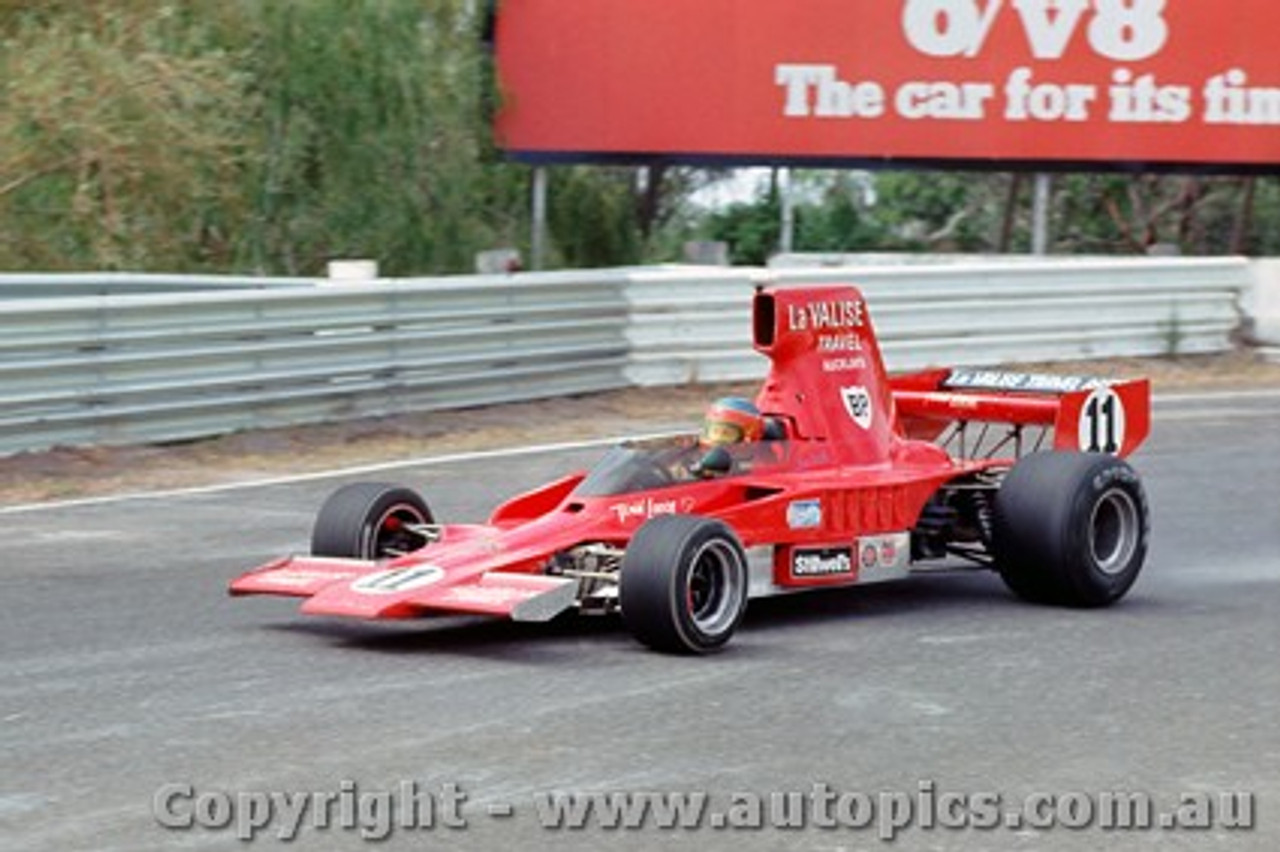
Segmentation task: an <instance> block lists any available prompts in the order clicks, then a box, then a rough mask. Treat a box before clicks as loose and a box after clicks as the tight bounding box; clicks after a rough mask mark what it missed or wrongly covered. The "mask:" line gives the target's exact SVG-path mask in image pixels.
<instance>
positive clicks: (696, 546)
mask: <svg viewBox="0 0 1280 852" xmlns="http://www.w3.org/2000/svg"><path fill="white" fill-rule="evenodd" d="M747 580H748V576H747V557H746V554H745V553H744V552H743V549H742V544H741V543H740V542H739V541H738V537H737V536H736V535H734V533H733V530H731V529H729V527H728V526H726V525H725V524H724V523H722V522H720V521H716V520H710V519H706V518H699V517H695V516H692V515H662V516H659V517H656V518H653V519H651V520H649V521H647V522H646V523H645V524H644V525H643V526H642V527H640V529H639V530H637V531H636V534H635V535H634V536H632V538H631V543H630V544H628V545H627V554H626V557H625V558H624V560H623V564H622V575H621V580H620V589H619V592H618V594H619V603H620V604H621V607H622V618H623V620H624V621H625V622H626V625H627V627H628V628H629V629H630V630H631V633H632V635H633V636H635V637H636V639H638V640H639V641H641V642H643V643H644V644H645V645H648V646H649V647H650V648H653V649H655V650H658V651H670V652H673V653H681V654H706V653H709V652H711V651H716V650H719V649H720V648H722V647H724V645H725V643H726V642H728V641H729V637H730V636H732V635H733V631H734V630H735V629H736V628H737V626H738V624H739V622H741V621H742V616H743V613H745V612H746V607H747Z"/></svg>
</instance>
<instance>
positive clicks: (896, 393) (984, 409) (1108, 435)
mask: <svg viewBox="0 0 1280 852" xmlns="http://www.w3.org/2000/svg"><path fill="white" fill-rule="evenodd" d="M889 386H890V390H891V392H892V394H893V403H894V409H895V411H896V414H897V418H898V425H899V427H900V428H901V430H902V432H903V433H904V434H905V435H906V436H907V437H909V438H916V439H920V440H927V441H935V442H937V443H939V444H941V445H942V446H944V447H947V448H948V449H949V450H950V451H951V452H952V454H953V455H956V456H959V457H961V458H969V459H975V458H998V457H1003V456H1008V457H1012V458H1019V457H1021V456H1023V455H1025V454H1026V453H1030V452H1036V451H1038V450H1045V449H1054V450H1077V451H1081V452H1095V453H1110V454H1112V455H1117V456H1127V455H1129V454H1130V453H1132V452H1133V451H1134V450H1136V449H1137V448H1138V446H1139V445H1141V444H1142V442H1143V441H1145V440H1146V438H1147V435H1148V434H1150V431H1151V383H1150V382H1149V381H1148V380H1147V379H1135V380H1129V381H1113V380H1110V379H1102V378H1096V377H1092V376H1056V375H1050V374H1045V373H1010V372H1002V371H996V370H930V371H926V372H922V373H911V374H909V375H902V376H896V377H893V378H891V379H890V381H889Z"/></svg>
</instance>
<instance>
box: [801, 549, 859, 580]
mask: <svg viewBox="0 0 1280 852" xmlns="http://www.w3.org/2000/svg"><path fill="white" fill-rule="evenodd" d="M852 573H853V554H852V553H851V552H850V550H849V548H847V547H828V548H822V549H813V550H795V551H792V553H791V576H793V577H829V576H832V575H835V574H852Z"/></svg>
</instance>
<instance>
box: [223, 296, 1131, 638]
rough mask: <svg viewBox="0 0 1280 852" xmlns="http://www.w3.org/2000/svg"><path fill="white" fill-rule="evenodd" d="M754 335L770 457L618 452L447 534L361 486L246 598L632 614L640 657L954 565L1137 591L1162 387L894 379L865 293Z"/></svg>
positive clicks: (1044, 599)
mask: <svg viewBox="0 0 1280 852" xmlns="http://www.w3.org/2000/svg"><path fill="white" fill-rule="evenodd" d="M752 332H753V340H754V345H755V348H756V350H758V351H759V352H761V353H762V354H764V355H765V356H767V357H768V358H769V360H770V362H771V365H770V370H769V373H768V376H767V378H766V380H765V382H764V385H763V387H762V388H761V390H760V392H759V395H758V396H757V398H756V400H755V401H754V407H755V409H756V410H757V411H758V414H759V416H760V417H761V423H762V424H763V428H762V429H761V430H760V431H759V434H758V435H753V436H751V437H756V438H758V439H757V440H750V441H741V442H738V443H729V444H717V445H709V444H708V443H707V442H706V441H704V440H700V439H699V438H698V436H696V435H690V436H682V437H673V438H669V439H657V440H649V441H640V442H635V443H631V444H626V445H622V446H619V447H617V448H615V449H613V450H612V451H610V452H608V453H607V454H606V455H605V456H604V457H603V459H602V460H601V461H600V462H599V463H598V464H597V465H596V466H595V467H594V468H593V469H592V470H590V471H589V472H580V473H574V474H572V475H570V476H566V477H565V478H563V479H559V480H557V481H555V482H552V483H550V484H548V485H546V486H544V487H542V488H539V489H537V490H534V491H531V492H529V493H527V494H523V495H520V496H517V497H515V498H514V499H511V500H509V501H508V502H506V503H504V504H502V505H501V506H499V507H498V508H497V509H496V510H495V511H494V512H493V514H492V516H491V517H490V518H489V520H488V522H487V523H484V524H441V523H438V522H437V520H436V519H435V517H434V516H433V515H432V513H431V510H430V509H429V508H428V506H427V504H426V502H425V501H424V500H423V498H422V497H421V496H420V495H419V494H418V493H416V492H415V491H413V490H411V489H408V488H404V487H400V486H396V485H388V484H382V483H356V484H351V485H347V486H345V487H342V488H340V489H338V490H337V491H336V492H334V493H333V494H332V495H331V496H330V497H329V499H328V500H327V501H326V502H325V504H324V505H323V507H322V508H321V510H320V513H319V515H318V517H317V519H316V521H315V525H314V529H313V533H312V539H311V554H310V555H307V556H290V557H286V558H282V559H279V560H277V561H274V562H270V563H268V564H266V565H263V566H262V567H260V568H258V569H256V570H254V571H251V572H249V573H247V574H244V575H243V576H241V577H239V578H237V579H236V580H234V581H233V582H232V583H231V587H230V591H231V593H232V594H233V595H250V594H272V595H285V596H294V597H302V598H306V601H305V602H304V603H303V605H302V611H303V612H304V613H309V614H315V615H332V616H351V617H356V618H365V619H405V618H415V617H420V616H427V615H432V614H447V613H452V614H458V613H473V614H483V615H490V616H498V617H506V618H511V619H514V620H516V621H545V620H549V619H551V618H553V617H555V616H557V615H559V614H560V613H563V612H567V611H578V612H581V613H599V614H609V613H621V615H622V618H623V620H624V622H625V624H626V625H627V627H628V629H629V630H630V631H631V632H632V633H633V634H634V635H635V637H636V638H637V639H639V640H640V641H641V642H643V643H644V644H646V645H648V646H650V647H652V648H656V649H660V650H666V651H676V652H692V653H701V652H708V651H713V650H715V649H718V648H720V647H721V646H723V645H724V644H725V643H726V642H727V641H728V640H729V638H730V636H731V635H732V634H733V632H734V630H735V628H736V627H737V626H738V624H739V622H740V620H741V619H742V616H743V612H744V610H745V608H746V605H747V600H748V598H750V597H754V596H764V595H770V594H779V593H784V592H794V591H800V590H812V589H820V588H826V587H836V586H848V585H852V584H859V583H872V582H877V581H882V580H889V579H896V578H900V577H904V576H906V575H908V574H909V573H911V572H912V570H914V569H917V568H919V567H921V566H922V565H926V564H930V563H932V564H934V565H937V564H939V561H940V560H950V562H951V563H955V564H958V565H976V566H977V567H979V568H982V569H994V570H995V571H997V572H999V574H1000V576H1001V577H1002V578H1003V579H1004V581H1005V583H1006V584H1007V585H1008V586H1009V587H1010V588H1011V589H1012V590H1013V591H1014V592H1015V593H1016V594H1017V595H1019V596H1021V597H1023V598H1026V599H1029V600H1032V601H1036V602H1040V603H1052V604H1061V605H1067V606H1077V607H1097V606H1105V605H1107V604H1111V603H1113V602H1114V601H1116V600H1118V599H1119V598H1121V597H1122V596H1123V595H1124V594H1125V593H1126V592H1127V591H1128V589H1129V588H1130V586H1131V585H1132V584H1133V582H1134V580H1135V579H1136V578H1137V576H1138V572H1139V571H1140V570H1141V567H1142V564H1143V560H1144V558H1145V556H1146V550H1147V536H1148V529H1149V523H1148V507H1147V501H1146V496H1145V494H1144V491H1143V487H1142V484H1141V482H1140V481H1139V478H1138V476H1137V474H1136V473H1135V472H1134V471H1133V469H1132V468H1131V467H1130V466H1129V465H1128V464H1127V463H1126V462H1125V461H1123V460H1122V459H1123V457H1124V456H1127V455H1128V454H1129V453H1131V452H1132V451H1133V450H1134V449H1135V448H1136V447H1137V446H1138V445H1139V444H1140V443H1141V442H1142V441H1143V440H1144V439H1145V438H1146V436H1147V433H1148V431H1149V425H1150V387H1149V384H1148V382H1147V381H1145V380H1137V381H1127V382H1106V381H1101V380H1097V379H1088V378H1083V377H1069V376H1051V375H1043V374H1024V373H1008V372H998V371H980V370H952V369H939V370H932V371H927V372H920V373H915V374H911V375H904V376H899V377H896V378H893V379H890V378H889V376H888V375H887V373H886V372H885V367H884V364H883V362H882V360H881V357H880V351H879V346H878V344H877V342H876V338H875V335H874V332H873V330H872V325H871V320H870V316H869V314H868V312H867V309H866V304H865V302H864V300H863V297H862V294H861V293H860V292H859V291H858V289H857V288H855V287H853V286H821V287H776V288H762V289H760V290H758V291H757V292H756V294H755V296H754V302H753V319H752ZM962 560H963V561H962Z"/></svg>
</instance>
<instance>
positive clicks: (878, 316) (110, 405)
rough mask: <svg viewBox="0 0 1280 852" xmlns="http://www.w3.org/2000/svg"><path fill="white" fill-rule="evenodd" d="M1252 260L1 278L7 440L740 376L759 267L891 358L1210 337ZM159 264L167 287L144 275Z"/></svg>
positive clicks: (982, 359)
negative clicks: (865, 317)
mask: <svg viewBox="0 0 1280 852" xmlns="http://www.w3.org/2000/svg"><path fill="white" fill-rule="evenodd" d="M1248 270H1249V267H1248V264H1247V262H1246V261H1243V260H1234V259H1226V260H1209V261H1186V260H1179V261H1149V260H1139V261H1131V262H1123V261H1122V262H1102V263H1094V262H1072V263H1070V264H1054V263H1028V264H1016V265H1009V264H1000V265H998V266H997V265H965V266H949V267H945V268H939V267H896V268H875V269H836V270H827V269H804V270H767V271H766V270H761V269H754V270H741V269H707V268H690V267H675V268H656V269H628V270H604V271H589V272H563V273H542V274H529V275H517V276H476V277H465V278H464V277H458V278H438V279H404V280H396V281H386V280H382V281H374V282H362V283H357V284H331V283H329V282H327V281H324V282H323V286H320V285H321V284H322V281H317V280H311V279H269V280H267V281H265V282H262V286H260V287H259V286H257V283H256V282H257V279H225V280H223V279H216V280H211V279H207V278H195V279H186V278H182V277H179V276H168V277H163V276H158V277H157V278H162V279H163V280H162V281H151V280H149V279H148V278H147V277H142V276H139V277H138V280H136V281H135V280H132V279H128V278H127V277H126V278H123V279H120V280H118V281H117V282H116V283H117V284H119V285H120V286H121V287H124V288H125V289H126V292H124V293H123V294H117V295H109V296H98V295H86V294H76V295H62V294H64V293H65V292H67V291H68V289H70V290H71V292H74V287H76V286H80V285H81V284H85V283H86V282H83V281H72V282H63V283H64V284H65V286H64V287H63V288H62V289H58V285H57V284H56V283H54V282H49V281H46V282H45V283H46V284H48V283H54V286H53V287H52V289H53V290H54V291H55V292H56V293H58V294H59V295H58V296H56V297H52V298H50V297H36V296H34V295H32V294H30V293H25V292H24V293H23V294H22V295H21V296H20V297H11V298H5V296H6V295H9V294H7V293H6V292H5V291H2V290H0V454H7V453H13V452H18V451H22V450H35V449H42V448H47V447H50V446H53V445H57V444H66V445H88V444H118V443H139V442H146V441H171V440H182V439H190V438H199V437H205V436H210V435H216V434H221V433H225V432H230V431H235V430H240V429H252V428H262V427H268V426H278V425H293V424H299V423H307V422H317V421H326V420H340V419H350V418H354V417H361V416H371V415H384V414H391V413H398V412H406V411H431V410H439V409H445V408H455V407H463V406H470V405H483V404H492V403H498V402H507V401H516V400H529V399H537V398H545V397H553V396H560V395H565V394H572V393H582V392H588V391H596V390H605V389H611V388H619V387H625V386H629V385H671V384H681V383H686V382H697V381H711V380H729V379H748V378H755V377H758V376H760V375H762V374H763V372H764V369H765V362H764V360H763V359H762V358H761V357H760V356H758V355H756V354H755V353H753V352H752V351H751V349H750V330H749V327H750V324H749V311H750V299H749V296H750V293H751V290H752V288H753V287H754V286H756V285H757V284H762V283H766V282H770V281H776V282H779V283H783V284H801V283H815V282H823V281H850V280H852V281H856V282H858V283H859V284H860V285H861V286H862V287H863V289H864V291H865V292H866V294H867V296H868V299H869V301H870V305H871V313H872V317H873V319H874V321H875V322H876V325H877V330H878V332H879V334H880V339H881V345H882V348H883V350H884V352H885V356H886V359H887V360H888V362H889V366H890V368H891V369H895V370H903V369H910V368H915V367H920V366H925V365H927V364H953V363H955V364H960V363H964V364H972V365H984V364H993V363H1000V362H1004V361H1010V360H1015V359H1016V360H1041V359H1051V358H1052V359H1059V358H1061V359H1067V358H1078V357H1089V356H1102V355H1145V354H1159V353H1162V352H1166V351H1168V350H1169V349H1170V348H1171V347H1172V346H1173V345H1174V344H1175V343H1176V347H1177V349H1178V351H1181V352H1203V351H1213V350H1221V349H1225V348H1227V346H1228V345H1229V340H1228V336H1229V334H1230V333H1231V331H1232V330H1233V329H1234V328H1235V327H1236V326H1237V324H1238V315H1237V308H1236V304H1237V298H1238V296H1239V294H1240V292H1241V290H1242V289H1243V288H1244V287H1245V286H1246V285H1247V283H1248V279H1249V271H1248ZM4 278H8V279H12V278H13V276H3V277H0V280H2V279H4ZM27 278H28V279H29V283H30V284H31V286H37V284H38V282H39V279H41V278H43V277H42V276H27ZM98 280H99V281H101V280H105V279H98ZM246 281H247V282H250V283H248V284H246V283H245V282H246ZM89 283H91V282H89ZM153 284H154V285H156V286H159V287H161V288H162V289H163V288H164V287H167V286H171V287H172V288H173V291H172V292H161V293H155V292H142V291H145V289H146V288H147V287H149V286H152V285H153ZM184 284H189V285H190V286H185V287H184V286H182V285H184ZM135 285H136V286H137V287H140V288H141V290H142V291H139V290H129V288H132V287H134V286H135ZM204 285H211V286H204ZM222 285H225V286H222ZM94 286H96V285H94ZM42 292H45V293H47V292H49V291H48V290H45V291H42ZM95 292H96V291H95Z"/></svg>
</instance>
